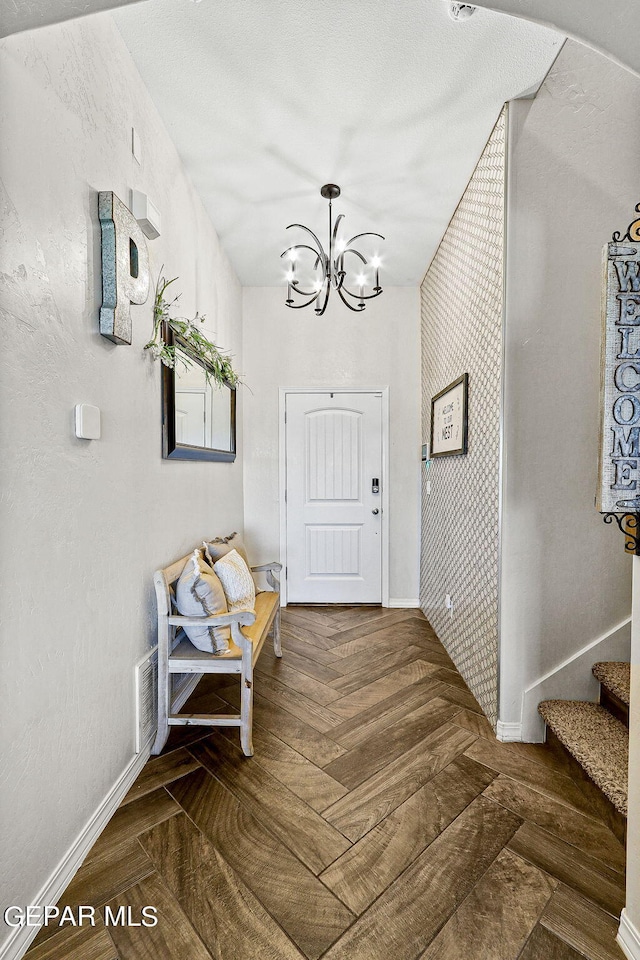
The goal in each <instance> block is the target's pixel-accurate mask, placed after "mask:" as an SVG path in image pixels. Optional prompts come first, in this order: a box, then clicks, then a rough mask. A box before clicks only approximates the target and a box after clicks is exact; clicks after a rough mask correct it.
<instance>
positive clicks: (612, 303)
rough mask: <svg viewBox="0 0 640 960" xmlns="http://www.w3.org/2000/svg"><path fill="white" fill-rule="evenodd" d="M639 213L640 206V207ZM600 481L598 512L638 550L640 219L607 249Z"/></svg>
mask: <svg viewBox="0 0 640 960" xmlns="http://www.w3.org/2000/svg"><path fill="white" fill-rule="evenodd" d="M636 211H637V212H640V204H638V205H637V206H636ZM603 270H604V276H603V297H602V354H601V404H602V420H601V428H600V455H599V460H600V464H599V479H598V493H597V496H596V507H597V509H598V510H599V511H600V512H601V513H605V514H606V516H605V518H604V519H605V522H606V523H611V522H612V521H613V520H614V519H615V520H616V522H617V524H618V526H619V527H620V529H621V530H622V531H623V532H624V533H625V534H626V535H627V538H628V539H627V543H626V549H627V550H628V551H629V552H633V553H636V552H638V550H639V549H640V544H639V541H638V538H637V537H636V528H637V524H638V517H637V516H635V514H638V513H639V512H640V469H639V468H640V220H635V221H634V222H633V223H631V224H630V225H629V228H628V229H627V232H626V234H625V235H624V236H621V235H620V233H618V231H616V232H615V233H614V234H613V238H612V240H611V242H610V243H608V244H606V246H605V248H604V263H603Z"/></svg>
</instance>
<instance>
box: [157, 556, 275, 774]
mask: <svg viewBox="0 0 640 960" xmlns="http://www.w3.org/2000/svg"><path fill="white" fill-rule="evenodd" d="M191 556H192V554H189V555H188V556H186V557H182V558H181V559H180V560H176V562H175V563H172V564H171V566H169V567H165V568H164V569H163V570H157V571H156V572H155V574H154V577H153V582H154V584H155V588H156V599H157V603H158V733H157V736H156V739H155V743H154V745H153V747H152V750H151V752H152V753H153V754H158V753H160V751H161V750H162V748H163V747H164V745H165V743H166V742H167V737H168V736H169V728H170V727H174V726H182V727H184V726H187V727H189V726H198V725H202V726H207V727H240V743H241V746H242V750H243V753H244V754H245V755H246V756H247V757H251V756H253V743H252V738H251V728H252V720H253V668H254V665H255V662H256V660H257V659H258V655H259V654H260V651H261V649H262V645H263V643H264V641H265V640H266V638H267V636H268V634H269V632H270V631H271V632H273V649H274V651H275V654H276V656H277V657H281V656H282V649H281V646H280V584H279V581H278V578H277V573H278V572H279V571H280V570H281V569H282V565H281V564H280V563H265V564H262V565H261V566H257V567H251V570H252V572H253V573H259V572H263V573H265V574H266V578H267V583H268V584H269V587H270V588H271V589H270V590H266V591H264V592H261V593H257V594H256V606H255V612H249V611H245V612H242V613H228V614H223V615H221V616H215V617H183V616H181V615H180V614H179V613H178V609H177V607H176V602H175V584H176V583H177V581H178V580H179V579H180V574H181V573H182V571H183V570H184V567H185V564H186V563H187V562H188V561H189V560H190V559H191ZM202 625H207V626H212V627H216V626H219V627H224V626H229V627H231V641H230V648H229V651H228V652H227V653H223V654H218V655H214V654H212V653H206V652H204V651H202V650H198V649H197V648H196V647H194V646H193V644H192V643H191V642H190V641H189V640H188V639H187V638H186V636H185V634H184V631H183V630H181V627H185V626H202ZM205 673H221V674H239V675H240V691H241V693H240V713H239V714H188V713H178V712H177V711H178V709H179V706H178V702H177V701H178V697H177V696H176V691H175V689H174V681H175V680H177V679H178V678H179V677H184V675H185V674H198V675H199V676H198V679H197V680H195V683H193V684H189V692H190V691H191V690H192V689H193V688H194V687H195V686H196V684H197V683H198V681H199V680H200V679H201V677H202V675H203V674H205ZM183 686H184V685H183ZM182 700H184V698H182Z"/></svg>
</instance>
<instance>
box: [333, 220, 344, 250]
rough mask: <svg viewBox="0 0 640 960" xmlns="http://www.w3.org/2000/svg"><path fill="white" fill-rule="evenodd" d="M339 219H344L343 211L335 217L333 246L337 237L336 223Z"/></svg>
mask: <svg viewBox="0 0 640 960" xmlns="http://www.w3.org/2000/svg"><path fill="white" fill-rule="evenodd" d="M341 220H344V213H341V214H340V215H339V216H338V217H337V218H336V222H335V224H334V227H333V245H334V246H335V243H336V240H337V239H338V224H339V223H340V221H341Z"/></svg>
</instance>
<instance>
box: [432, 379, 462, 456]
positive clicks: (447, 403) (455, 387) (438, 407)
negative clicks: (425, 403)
mask: <svg viewBox="0 0 640 960" xmlns="http://www.w3.org/2000/svg"><path fill="white" fill-rule="evenodd" d="M468 389H469V374H468V373H463V374H462V376H461V377H458V379H457V380H454V381H453V383H450V384H449V386H448V387H445V388H444V390H441V391H440V393H437V394H436V395H435V397H433V399H432V401H431V456H432V457H451V456H455V455H457V454H463V453H466V452H467V394H468Z"/></svg>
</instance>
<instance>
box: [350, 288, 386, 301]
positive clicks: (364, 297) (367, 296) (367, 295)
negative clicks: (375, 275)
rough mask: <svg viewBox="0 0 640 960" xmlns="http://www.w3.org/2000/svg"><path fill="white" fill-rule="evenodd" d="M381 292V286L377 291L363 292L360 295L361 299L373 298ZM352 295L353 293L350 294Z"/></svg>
mask: <svg viewBox="0 0 640 960" xmlns="http://www.w3.org/2000/svg"><path fill="white" fill-rule="evenodd" d="M381 293H383V290H382V287H380V289H379V290H378V292H377V293H363V294H362V296H361V297H360V299H361V300H375V298H376V297H379V296H380V294H381ZM352 296H353V294H352Z"/></svg>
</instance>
